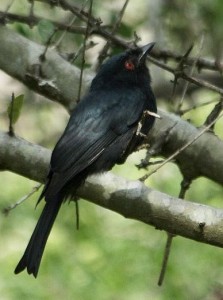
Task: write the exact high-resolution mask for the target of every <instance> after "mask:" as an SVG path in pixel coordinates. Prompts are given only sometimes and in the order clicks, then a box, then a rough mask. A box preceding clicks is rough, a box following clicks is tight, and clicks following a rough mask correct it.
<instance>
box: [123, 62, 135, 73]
mask: <svg viewBox="0 0 223 300" xmlns="http://www.w3.org/2000/svg"><path fill="white" fill-rule="evenodd" d="M125 68H126V70H130V71H132V70H134V69H135V65H134V63H133V62H132V61H131V60H126V61H125Z"/></svg>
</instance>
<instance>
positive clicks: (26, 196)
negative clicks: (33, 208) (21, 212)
mask: <svg viewBox="0 0 223 300" xmlns="http://www.w3.org/2000/svg"><path fill="white" fill-rule="evenodd" d="M41 185H42V184H38V185H36V186H34V187H33V189H32V190H31V192H30V193H28V194H27V195H25V196H23V197H22V198H21V199H19V200H18V201H16V202H15V203H14V204H11V205H10V206H8V207H5V208H3V210H2V213H3V214H4V215H6V216H7V215H8V214H9V213H10V212H11V211H12V210H13V209H15V208H16V207H17V206H18V205H20V204H22V203H23V202H24V201H26V200H27V199H28V198H30V197H31V196H32V195H33V194H34V193H36V192H37V191H38V190H39V188H40V187H41Z"/></svg>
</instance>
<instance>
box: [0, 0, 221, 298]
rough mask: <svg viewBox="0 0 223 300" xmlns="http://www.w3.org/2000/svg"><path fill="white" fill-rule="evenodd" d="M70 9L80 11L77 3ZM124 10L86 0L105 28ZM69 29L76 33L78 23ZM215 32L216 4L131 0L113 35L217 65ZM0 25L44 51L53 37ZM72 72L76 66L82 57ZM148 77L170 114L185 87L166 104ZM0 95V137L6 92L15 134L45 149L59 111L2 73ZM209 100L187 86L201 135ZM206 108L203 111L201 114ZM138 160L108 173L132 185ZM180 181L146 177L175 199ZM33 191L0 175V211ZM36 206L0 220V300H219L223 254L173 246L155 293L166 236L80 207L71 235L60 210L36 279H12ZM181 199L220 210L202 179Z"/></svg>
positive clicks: (167, 85)
mask: <svg viewBox="0 0 223 300" xmlns="http://www.w3.org/2000/svg"><path fill="white" fill-rule="evenodd" d="M30 2H32V1H30ZM30 2H29V1H14V2H12V5H11V6H10V7H8V5H10V4H11V1H9V0H1V3H0V9H1V11H2V12H5V11H6V10H7V8H8V12H10V13H15V14H20V15H29V13H30ZM43 2H44V1H43ZM49 2H50V1H49ZM71 2H72V3H73V4H75V5H82V4H83V3H82V1H75V0H73V1H71ZM86 5H87V4H86ZM122 6H123V3H121V1H107V0H106V1H103V2H102V1H99V0H94V4H93V13H94V15H96V16H97V17H100V18H101V19H102V21H103V24H105V25H107V24H113V23H114V22H115V20H116V19H117V15H118V13H119V12H120V9H121V7H122ZM34 13H35V14H36V15H38V16H40V17H44V18H47V19H53V20H58V21H60V22H62V23H65V24H69V20H72V16H71V14H70V13H69V12H64V11H62V10H60V9H59V8H55V7H50V6H49V5H47V4H45V3H42V1H35V6H34ZM75 24H76V25H82V23H81V22H80V21H79V20H78V19H77V20H76V21H75ZM222 25H223V2H222V1H220V0H213V1H199V0H197V1H164V0H163V1H152V0H151V1H142V0H138V1H133V0H132V1H129V3H128V6H127V8H126V11H125V14H124V17H123V19H122V23H121V26H120V28H119V30H118V34H119V35H120V36H121V37H122V38H125V39H126V40H131V39H133V38H134V35H136V34H137V36H139V37H140V38H141V39H142V41H141V42H140V43H141V44H143V43H147V42H148V41H156V42H157V44H158V47H159V48H161V49H162V48H163V49H166V50H172V51H175V52H176V53H181V54H184V53H185V52H186V50H187V49H188V48H189V46H190V45H191V44H194V49H193V52H192V53H193V55H199V56H201V57H211V58H212V59H213V60H216V64H218V63H220V61H221V56H222V28H223V26H222ZM7 26H9V27H11V28H13V30H16V31H17V32H19V33H20V34H22V35H24V36H25V37H28V38H29V39H31V40H35V41H36V42H38V43H42V44H44V43H46V41H47V40H48V38H49V36H50V32H52V30H53V25H52V23H51V22H46V21H40V22H39V23H38V25H36V26H34V27H33V28H30V27H29V26H28V25H26V24H23V23H21V22H13V23H12V24H8V25H7ZM60 38H61V32H58V33H56V35H55V36H54V40H53V42H52V44H57V43H58V41H60ZM91 41H93V42H94V43H95V44H97V45H95V46H94V47H92V48H91V49H89V50H88V51H87V54H86V69H85V72H93V71H94V70H95V68H96V66H97V56H98V53H99V51H100V49H102V46H103V44H104V41H103V40H102V39H101V38H100V37H98V36H93V37H92V38H91ZM82 43H83V36H82V35H78V34H76V35H73V34H70V33H66V34H65V35H64V37H63V39H62V41H61V42H60V43H59V44H58V45H57V47H58V49H59V50H60V51H61V52H62V53H63V54H64V55H66V56H67V55H68V54H71V53H72V54H73V53H76V52H77V50H78V49H80V47H81V45H82ZM0 47H1V46H0ZM117 51H120V49H119V48H117V47H112V50H111V53H116V52H117ZM74 64H75V65H77V66H80V64H81V61H80V58H78V59H77V60H75V62H74ZM172 64H173V65H175V64H176V63H175V62H172ZM88 68H90V70H89V69H88ZM196 72H197V71H196ZM151 74H152V78H153V87H154V90H155V94H156V95H157V101H158V106H159V107H160V108H163V109H165V110H167V111H175V109H176V106H177V103H179V99H180V98H181V96H182V91H183V87H184V82H181V84H179V86H178V87H177V89H176V91H175V93H174V95H173V94H172V90H173V83H172V82H171V81H170V80H171V79H173V77H172V75H169V74H168V73H166V72H165V71H164V70H162V69H159V68H157V67H156V66H154V65H153V66H151ZM198 75H199V76H201V77H202V78H206V79H208V80H209V81H210V82H213V83H215V84H217V85H219V86H222V75H221V73H219V72H213V71H212V72H211V71H208V72H207V71H206V72H202V73H201V74H198ZM0 88H1V101H0V116H1V119H0V127H1V130H7V129H8V117H7V113H6V111H7V107H8V103H9V101H10V98H11V94H12V92H14V93H15V95H19V94H24V95H25V103H24V106H23V108H22V113H21V116H20V119H19V121H18V122H17V123H16V134H17V135H19V136H21V137H23V138H25V139H27V140H29V141H32V142H35V143H38V144H41V145H43V146H46V147H49V148H53V146H54V144H55V142H56V141H57V139H58V137H59V136H60V133H61V132H62V131H63V128H64V126H65V124H66V122H67V119H68V113H67V112H66V110H65V109H64V108H63V107H62V106H60V105H59V104H57V103H52V102H50V101H49V100H47V99H43V97H41V96H39V95H37V94H35V93H33V92H32V91H30V90H28V88H27V87H25V86H23V85H22V84H21V83H19V82H18V81H15V80H14V79H12V78H11V77H9V76H8V75H6V74H5V73H3V72H1V73H0ZM217 100H219V96H218V95H217V94H216V93H214V92H211V91H208V90H207V89H203V88H202V89H201V88H198V87H196V86H189V87H188V89H187V93H186V96H185V98H184V102H183V108H182V109H186V108H188V107H191V106H193V105H196V106H198V108H196V109H194V110H190V111H189V112H188V113H186V114H184V115H183V118H184V119H186V120H187V119H190V121H191V122H192V123H193V124H195V125H196V126H201V125H202V124H203V123H204V121H205V120H206V118H207V116H208V115H209V113H210V111H211V110H212V108H213V107H214V105H215V104H216V103H217V102H216V101H217ZM205 102H211V103H210V104H209V105H205V106H199V105H201V104H203V103H205ZM222 125H223V123H222V121H220V122H219V123H217V126H216V134H218V135H219V136H220V137H223V130H222ZM213 151H214V149H213ZM143 156H144V152H143V151H141V152H140V153H137V154H134V155H132V156H131V157H130V158H129V159H128V161H127V162H126V164H125V165H124V166H116V167H115V168H114V170H113V171H114V172H115V173H116V174H120V175H121V176H124V177H126V178H129V179H137V178H139V177H140V176H142V174H144V172H145V171H142V170H138V169H137V168H136V167H135V164H137V163H139V162H140V159H141V158H143ZM181 180H182V176H181V174H180V172H179V170H178V168H177V167H176V165H174V164H173V163H169V164H167V165H165V166H164V167H163V168H162V169H161V170H160V171H159V172H157V173H156V174H154V175H153V176H151V177H150V178H149V179H148V180H147V181H146V184H148V185H149V186H151V187H153V188H155V189H157V190H159V191H163V192H165V193H168V194H170V195H173V196H178V194H179V191H180V182H181ZM35 185H36V183H35V182H33V181H31V180H28V179H26V178H23V177H21V176H18V175H15V174H12V173H9V172H1V173H0V196H1V204H0V205H1V208H2V209H4V208H5V207H7V206H9V205H10V204H12V203H14V202H15V201H17V200H18V199H20V198H21V197H23V196H24V195H26V194H28V193H29V192H30V190H31V189H32V188H33V187H34V186H35ZM37 198H38V193H35V194H34V195H33V196H32V197H31V198H30V199H29V200H27V201H26V202H25V203H24V204H23V205H21V206H19V207H17V208H16V209H14V210H13V211H11V212H10V213H9V214H8V215H7V216H5V215H3V214H2V215H0V228H1V235H0V291H1V292H0V295H1V296H0V298H1V299H4V300H7V299H10V300H14V299H24V300H25V299H62V298H64V299H83V300H88V299H89V300H90V299H98V300H100V299H102V300H104V299H109V300H112V299H123V300H125V299H126V300H127V299H128V300H131V299H132V300H133V299H223V287H222V282H223V270H222V265H223V255H222V249H220V248H215V247H211V246H209V245H205V244H199V243H196V242H194V241H190V240H186V239H183V238H181V237H176V238H175V239H174V241H173V248H172V252H171V256H170V261H169V265H168V269H167V274H166V278H165V282H164V285H163V286H162V287H158V286H157V280H158V276H159V272H160V268H161V262H162V256H163V249H164V246H165V240H166V233H165V232H161V231H158V230H155V229H154V228H152V227H149V226H147V225H145V224H142V223H139V222H136V221H132V220H126V219H124V218H123V217H121V216H119V215H118V214H115V213H113V212H110V211H108V210H104V209H103V208H101V207H97V206H95V205H93V204H91V203H89V202H87V201H84V200H83V201H81V203H80V210H81V211H80V212H81V226H80V230H79V231H77V230H76V229H75V213H74V204H73V203H70V204H69V206H68V205H64V206H63V208H62V210H61V212H60V215H59V217H58V219H57V222H56V224H55V226H54V229H53V232H52V234H51V236H50V239H49V242H48V245H47V248H46V252H45V255H44V258H43V261H42V265H41V269H40V273H39V277H38V279H37V280H35V279H33V277H31V276H28V275H27V274H26V273H25V272H24V273H22V274H20V275H18V276H15V275H14V274H13V270H14V267H15V265H16V264H17V261H18V259H19V258H20V255H21V254H22V252H23V250H24V248H25V246H26V244H27V241H28V239H29V237H30V234H31V232H32V230H33V227H34V225H35V222H36V220H37V218H38V216H39V213H40V211H41V207H40V206H41V205H42V204H41V205H40V206H39V207H38V208H37V209H36V210H34V207H35V203H36V200H37ZM186 198H188V199H193V200H194V201H196V202H202V203H206V204H209V205H212V206H216V207H223V204H222V186H220V185H218V184H216V183H214V182H211V181H210V180H208V179H205V178H199V179H197V180H195V182H193V184H192V185H191V187H190V189H189V191H188V192H187V197H186Z"/></svg>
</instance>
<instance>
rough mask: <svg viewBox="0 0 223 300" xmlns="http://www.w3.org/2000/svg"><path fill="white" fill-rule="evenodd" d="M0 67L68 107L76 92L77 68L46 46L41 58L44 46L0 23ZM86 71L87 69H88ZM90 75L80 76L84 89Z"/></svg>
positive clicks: (72, 103)
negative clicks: (43, 58) (44, 54)
mask: <svg viewBox="0 0 223 300" xmlns="http://www.w3.org/2000/svg"><path fill="white" fill-rule="evenodd" d="M0 40H1V41H2V42H1V47H0V69H2V70H3V71H5V72H6V73H7V74H9V75H11V76H12V77H15V78H17V79H18V80H19V81H21V82H23V83H24V84H25V85H27V86H28V87H29V88H31V89H32V90H34V91H35V92H37V93H39V94H42V95H44V96H45V97H47V98H49V99H52V100H54V101H57V102H59V103H61V104H62V105H64V106H65V107H67V108H68V109H70V108H71V106H72V105H74V99H76V98H77V95H78V86H79V77H80V70H79V69H78V68H77V67H75V66H72V65H71V64H70V63H68V62H67V61H65V60H64V59H63V58H62V57H61V56H60V55H59V54H57V52H56V51H53V50H51V49H49V50H48V51H47V54H46V58H45V60H44V61H41V59H40V57H41V55H42V54H43V52H44V49H45V47H44V46H41V45H38V44H36V43H34V42H32V41H30V40H28V39H26V38H24V37H22V36H20V35H19V34H16V33H15V32H13V31H12V30H9V29H8V28H6V27H4V26H1V25H0ZM88 73H89V72H88ZM91 79H92V76H91V75H85V76H84V78H83V83H82V88H83V91H84V90H86V88H87V87H88V86H89V82H90V81H91Z"/></svg>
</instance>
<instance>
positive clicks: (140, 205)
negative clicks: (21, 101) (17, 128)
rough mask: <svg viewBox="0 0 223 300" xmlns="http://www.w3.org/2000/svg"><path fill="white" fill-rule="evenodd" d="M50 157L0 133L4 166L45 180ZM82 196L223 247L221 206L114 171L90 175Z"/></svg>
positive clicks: (25, 142) (36, 147)
mask: <svg viewBox="0 0 223 300" xmlns="http://www.w3.org/2000/svg"><path fill="white" fill-rule="evenodd" d="M49 158H50V151H49V150H47V149H44V148H42V147H40V146H37V145H34V144H31V143H28V142H27V141H25V140H23V139H21V138H18V137H10V136H9V135H8V134H7V133H3V132H0V167H1V168H2V169H7V170H10V171H13V172H15V173H18V174H20V175H23V176H26V177H28V178H30V179H34V180H37V181H40V182H43V181H44V178H45V177H46V174H47V170H48V165H49ZM11 162H14V163H13V164H12V163H11ZM78 195H79V196H81V197H83V198H85V199H88V200H89V201H91V202H93V203H95V204H97V205H100V206H103V207H105V208H107V209H110V210H113V211H115V212H117V213H119V214H121V215H123V216H124V217H126V218H131V219H135V220H138V221H141V222H144V223H146V224H149V225H152V226H154V227H155V228H157V229H162V230H166V231H168V232H170V233H173V234H177V235H181V236H183V237H186V238H190V239H193V240H196V241H199V242H203V243H207V244H211V245H215V246H219V247H223V211H222V210H220V209H216V208H212V207H209V206H206V205H201V204H197V203H193V202H189V201H184V200H181V199H177V198H173V197H171V196H169V195H166V194H163V193H160V192H158V191H155V190H152V189H150V188H148V187H146V186H145V185H144V184H143V183H141V182H139V181H128V180H126V179H124V178H120V177H117V176H115V175H112V174H111V173H105V174H102V175H100V176H92V177H90V178H89V179H88V180H87V182H86V184H85V185H84V186H83V187H82V188H80V189H79V191H78Z"/></svg>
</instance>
